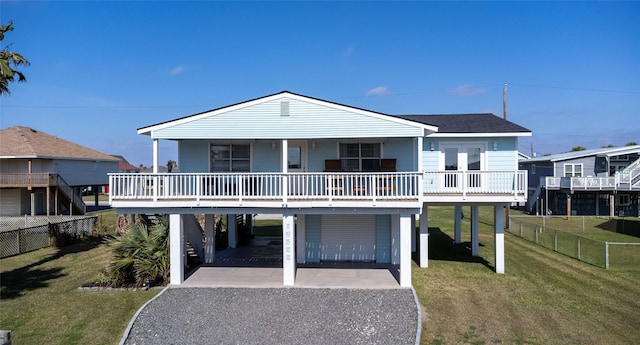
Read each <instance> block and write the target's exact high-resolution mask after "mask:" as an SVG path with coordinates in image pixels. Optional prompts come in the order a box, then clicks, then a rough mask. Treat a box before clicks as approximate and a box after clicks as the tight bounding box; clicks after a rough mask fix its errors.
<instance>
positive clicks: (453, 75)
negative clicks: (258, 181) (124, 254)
mask: <svg viewBox="0 0 640 345" xmlns="http://www.w3.org/2000/svg"><path fill="white" fill-rule="evenodd" d="M639 17H640V2H581V1H580V2H213V1H209V2H206V1H205V2H127V1H122V2H116V1H112V2H98V1H92V2H32V1H26V2H23V1H2V2H1V3H0V21H1V22H2V23H3V24H6V22H8V21H9V20H12V21H13V23H14V27H15V31H13V32H11V33H9V34H8V35H7V36H6V37H5V40H4V41H3V45H6V44H8V43H12V46H11V47H10V48H11V50H13V51H17V52H20V53H21V54H23V56H25V57H26V58H27V59H29V61H30V62H31V66H29V67H26V68H23V69H22V71H23V72H24V73H25V75H26V77H27V79H28V82H27V83H21V84H17V83H14V84H12V85H11V86H10V89H11V95H10V96H8V97H6V96H3V97H0V102H1V104H0V110H1V114H0V127H2V128H6V127H10V126H15V125H21V126H28V127H32V128H35V129H39V130H42V131H45V132H47V133H49V134H53V135H56V136H59V137H61V138H64V139H67V140H70V141H73V142H76V143H78V144H81V145H84V146H87V147H91V148H93V149H96V150H98V151H101V152H104V153H109V154H120V155H124V156H125V157H126V158H127V159H128V160H129V162H131V163H132V164H134V165H139V164H144V165H147V166H150V165H151V161H152V157H151V156H152V149H151V139H150V138H149V137H147V136H141V135H138V134H137V133H136V129H137V128H139V127H143V126H147V125H151V124H155V123H158V122H163V121H167V120H171V119H174V118H178V117H183V116H186V115H190V114H193V113H198V112H202V111H205V110H209V109H213V108H218V107H221V106H225V105H229V104H233V103H237V102H241V101H244V100H248V99H253V98H256V97H261V96H265V95H269V94H273V93H276V92H279V91H282V90H289V91H292V92H296V93H300V94H304V95H308V96H312V97H317V98H321V99H326V100H330V101H334V102H339V103H345V104H348V105H353V106H357V107H361V108H365V109H370V110H374V111H379V112H383V113H388V114H440V113H446V114H449V113H476V112H493V113H495V114H496V115H499V116H502V89H503V86H504V84H505V83H506V84H508V88H507V114H508V118H509V120H511V121H513V122H515V123H517V124H520V125H522V126H524V127H527V128H529V129H530V130H532V131H533V136H532V137H530V138H522V139H521V140H520V147H519V149H520V150H521V151H523V152H525V153H527V154H529V153H530V151H531V146H533V149H534V151H535V152H537V154H538V155H542V154H545V153H560V152H565V151H568V150H570V149H571V148H572V147H574V146H578V145H581V146H584V147H586V148H598V147H601V146H604V145H608V144H613V145H615V146H621V145H624V144H626V143H628V142H630V141H635V142H640V20H638V18H639ZM220 130H221V131H223V130H224V129H220ZM176 151H177V149H176V145H175V143H171V142H162V143H161V146H160V163H161V164H164V163H166V161H167V160H169V159H174V160H177V158H178V157H177V153H176Z"/></svg>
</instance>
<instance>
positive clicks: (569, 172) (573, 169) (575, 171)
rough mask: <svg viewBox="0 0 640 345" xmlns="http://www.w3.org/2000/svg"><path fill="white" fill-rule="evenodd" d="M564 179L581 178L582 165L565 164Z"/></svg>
mask: <svg viewBox="0 0 640 345" xmlns="http://www.w3.org/2000/svg"><path fill="white" fill-rule="evenodd" d="M564 177H582V163H577V164H565V165H564Z"/></svg>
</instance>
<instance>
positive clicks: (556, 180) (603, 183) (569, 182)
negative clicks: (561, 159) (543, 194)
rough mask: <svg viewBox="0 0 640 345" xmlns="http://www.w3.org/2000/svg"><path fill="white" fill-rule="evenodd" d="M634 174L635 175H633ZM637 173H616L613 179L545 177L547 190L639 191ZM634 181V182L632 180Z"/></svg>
mask: <svg viewBox="0 0 640 345" xmlns="http://www.w3.org/2000/svg"><path fill="white" fill-rule="evenodd" d="M634 173H635V175H634ZM638 178H639V177H638V171H634V170H632V171H625V172H618V173H616V175H615V177H547V178H545V186H546V188H547V189H560V188H570V189H571V190H593V191H597V190H634V189H635V190H639V189H640V186H639V185H638V184H639V183H638V182H639V181H638V180H637V179H638ZM634 179H635V180H634Z"/></svg>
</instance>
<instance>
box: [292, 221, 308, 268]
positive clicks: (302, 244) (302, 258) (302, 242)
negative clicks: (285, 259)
mask: <svg viewBox="0 0 640 345" xmlns="http://www.w3.org/2000/svg"><path fill="white" fill-rule="evenodd" d="M296 218H297V219H296V234H295V236H296V257H297V260H296V261H297V262H298V263H299V264H303V263H305V262H307V248H306V238H305V232H306V227H305V222H306V217H305V215H304V214H299V215H298V216H297V217H296Z"/></svg>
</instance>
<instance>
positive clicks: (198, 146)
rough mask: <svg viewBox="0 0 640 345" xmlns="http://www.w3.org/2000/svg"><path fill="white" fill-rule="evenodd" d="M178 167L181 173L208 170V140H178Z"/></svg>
mask: <svg viewBox="0 0 640 345" xmlns="http://www.w3.org/2000/svg"><path fill="white" fill-rule="evenodd" d="M178 157H180V161H179V162H178V167H179V168H180V172H181V173H201V172H209V142H208V141H205V140H181V141H179V142H178Z"/></svg>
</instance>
